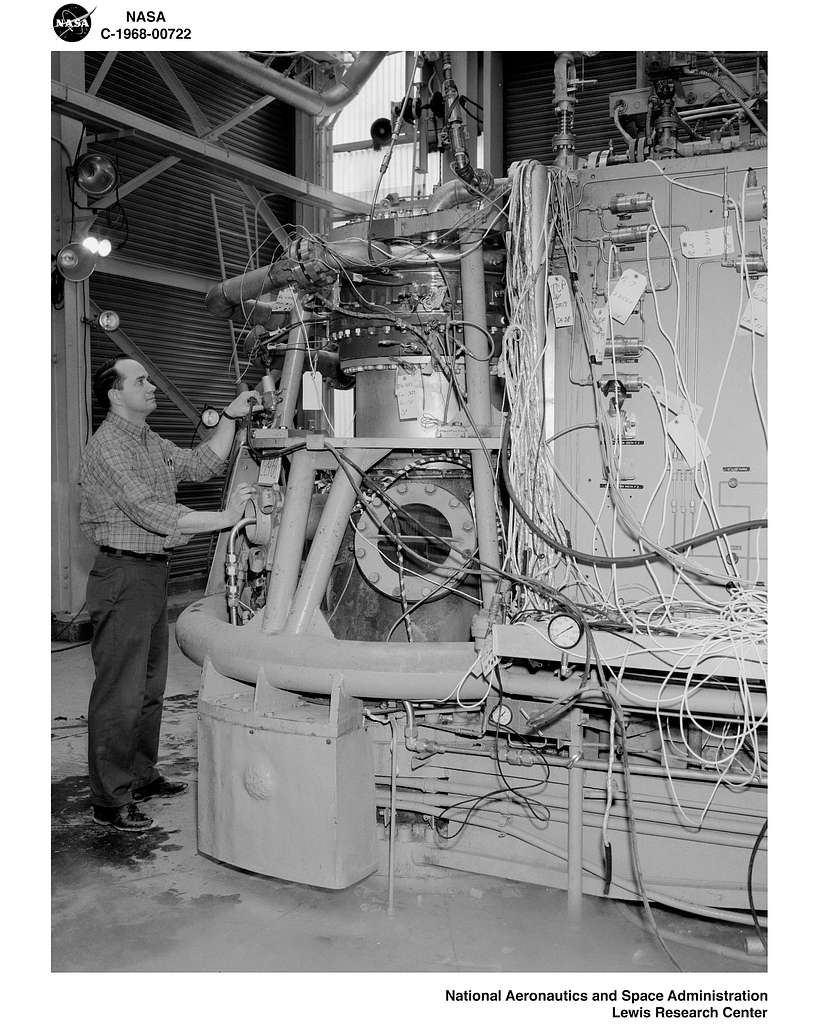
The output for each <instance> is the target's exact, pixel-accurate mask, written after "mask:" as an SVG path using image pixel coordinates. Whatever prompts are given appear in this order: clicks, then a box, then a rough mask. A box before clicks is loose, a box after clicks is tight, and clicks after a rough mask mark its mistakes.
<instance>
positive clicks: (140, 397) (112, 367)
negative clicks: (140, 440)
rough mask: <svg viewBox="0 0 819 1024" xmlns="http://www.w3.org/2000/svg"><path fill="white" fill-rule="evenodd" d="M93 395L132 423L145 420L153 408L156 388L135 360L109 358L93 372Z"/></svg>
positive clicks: (154, 406)
mask: <svg viewBox="0 0 819 1024" xmlns="http://www.w3.org/2000/svg"><path fill="white" fill-rule="evenodd" d="M93 389H94V397H95V398H96V399H97V401H98V402H99V403H100V405H101V406H102V408H103V409H105V410H108V409H111V410H112V411H113V412H115V413H116V414H117V415H118V416H121V417H122V418H123V419H126V420H130V421H131V422H132V423H144V422H145V419H146V417H147V416H148V415H150V413H152V412H153V411H154V409H156V398H155V397H154V396H155V394H156V387H155V386H154V385H153V384H152V383H151V382H150V380H149V379H148V372H147V370H146V369H145V367H144V366H143V365H142V364H141V363H138V362H137V361H136V359H109V360H108V362H106V363H103V365H102V366H101V367H100V368H99V369H98V370H97V372H96V373H95V374H94V383H93Z"/></svg>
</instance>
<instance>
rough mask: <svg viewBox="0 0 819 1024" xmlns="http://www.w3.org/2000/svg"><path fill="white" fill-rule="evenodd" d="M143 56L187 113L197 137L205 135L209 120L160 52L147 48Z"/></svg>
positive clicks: (208, 128)
mask: <svg viewBox="0 0 819 1024" xmlns="http://www.w3.org/2000/svg"><path fill="white" fill-rule="evenodd" d="M145 56H146V57H147V58H148V61H149V62H150V64H151V65H152V67H153V69H154V71H156V73H157V74H158V75H159V77H160V78H161V79H162V81H163V82H164V83H165V85H166V86H167V87H168V90H169V91H170V92H171V94H172V95H173V97H174V99H175V100H176V101H177V103H178V104H179V106H180V107H182V109H183V110H184V111H185V113H186V114H187V115H188V120H189V121H190V123H191V126H192V127H193V130H194V132H195V133H196V135H197V137H198V138H200V139H201V138H202V136H203V135H207V134H208V132H209V131H210V121H208V119H207V117H205V114H204V112H203V111H202V109H201V108H200V106H199V104H198V103H197V102H196V100H195V99H194V98H193V96H191V94H190V93H189V92H188V90H187V89H186V88H185V86H184V85H183V84H182V83H181V82H180V81H179V78H178V77H177V75H176V72H175V71H174V70H173V68H172V67H171V66H170V64H169V63H168V62H167V61H166V60H165V58H164V57H163V56H162V54H161V53H156V52H154V51H152V50H147V51H146V52H145Z"/></svg>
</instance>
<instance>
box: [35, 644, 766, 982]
mask: <svg viewBox="0 0 819 1024" xmlns="http://www.w3.org/2000/svg"><path fill="white" fill-rule="evenodd" d="M52 663H53V670H52V754H53V756H52V836H53V855H52V970H53V971H55V972H74V971H77V972H87V971H93V972H115V971H132V972H143V971H151V972H178V971H206V972H216V971H225V972H303V971H313V972H318V971H321V972H330V971H333V972H364V971H366V972H408V971H413V972H447V973H449V972H452V973H465V972H520V971H526V972H563V971H568V972H578V971H583V972H591V971H616V972H635V971H641V972H652V971H663V972H665V971H668V970H669V969H670V964H669V961H668V959H667V958H666V956H665V954H664V953H663V952H662V950H661V949H659V948H658V946H657V944H656V942H655V940H654V939H653V938H652V937H650V936H649V935H648V934H646V932H644V931H643V930H642V929H641V928H640V926H639V925H637V924H635V923H633V921H632V920H628V919H627V918H626V917H625V916H624V914H623V912H622V908H620V907H619V905H617V904H615V903H613V902H611V901H605V900H599V899H593V898H587V899H586V900H585V902H584V907H583V912H582V914H583V916H582V921H581V923H580V924H579V925H577V924H576V923H572V922H570V921H569V920H568V918H567V914H566V896H565V894H564V893H563V892H560V891H558V890H553V889H546V888H541V887H537V886H532V885H527V884H523V883H517V882H506V881H502V880H499V879H494V878H489V877H486V876H479V875H472V874H466V873H463V872H455V871H447V872H445V871H442V870H440V869H430V870H431V871H434V872H435V873H434V874H430V875H427V876H425V877H422V878H418V877H398V878H397V879H396V883H395V894H396V899H395V913H394V914H393V915H392V916H390V915H389V914H388V913H387V879H386V877H385V876H384V874H382V873H377V874H375V875H373V876H371V877H370V878H368V879H366V880H365V881H363V882H360V883H359V884H357V885H354V886H352V887H351V888H349V889H347V890H344V891H342V892H328V891H325V890H322V889H316V888H311V887H306V886H300V885H295V884H292V883H289V882H281V881H277V880H275V879H271V878H266V877H263V876H261V875H255V874H252V873H248V872H243V871H238V870H236V869H234V868H231V867H228V866H226V865H224V864H220V863H218V862H216V861H213V860H210V859H208V858H206V857H204V856H202V855H201V854H199V853H198V852H197V849H196V825H195V796H196V794H195V789H196V710H195V709H196V691H197V688H198V682H199V671H198V669H197V668H196V666H194V665H192V664H191V663H190V662H188V661H187V660H186V659H185V658H184V657H183V655H182V654H181V653H180V651H179V650H178V649H177V647H176V644H175V642H174V640H173V639H171V650H170V670H169V678H168V689H167V694H166V702H165V704H166V707H165V716H164V722H163V738H162V747H161V752H160V761H161V768H162V770H163V771H164V772H165V773H166V774H167V775H169V776H172V777H178V778H184V779H186V780H188V781H189V782H190V783H191V786H190V789H189V790H188V792H187V793H185V794H184V795H182V796H179V797H176V798H175V799H172V800H164V801H151V802H150V803H149V804H147V805H146V808H147V809H149V811H150V813H151V815H152V816H153V817H154V818H155V820H156V821H157V823H158V826H159V827H158V828H157V829H155V830H152V831H150V832H147V833H142V834H141V835H136V836H132V835H123V834H120V833H116V832H113V831H111V830H108V829H105V828H102V827H100V826H98V825H94V824H93V822H92V821H91V815H90V809H89V807H90V804H89V794H88V779H87V771H86V762H85V756H86V755H85V743H86V735H85V719H84V716H85V713H86V707H87V701H88V694H89V692H90V687H91V680H92V678H93V670H92V666H91V657H90V651H89V648H88V647H87V646H85V647H80V648H77V649H74V650H70V651H66V652H64V653H60V654H57V655H55V656H53V657H52ZM632 913H633V911H632ZM657 917H658V921H659V923H660V925H661V926H662V927H663V928H665V929H669V930H671V931H672V932H673V933H674V934H676V935H678V936H680V937H681V938H682V939H688V940H689V941H690V940H692V939H694V940H706V941H710V942H712V943H713V942H717V943H720V944H722V945H723V946H728V947H731V948H733V949H734V950H736V951H737V953H739V951H740V950H741V948H742V943H743V937H744V935H745V934H748V932H747V931H746V930H741V929H736V928H732V927H728V926H722V925H715V924H707V923H702V922H699V921H692V920H691V919H688V918H685V917H683V916H681V915H674V914H667V913H664V912H658V914H657ZM671 949H672V952H673V953H674V955H675V956H676V957H677V959H678V960H679V961H680V963H681V965H682V966H683V968H684V969H685V970H686V971H697V972H704V971H707V972H713V971H725V972H737V971H761V970H763V969H764V967H763V965H762V964H761V963H759V962H757V963H753V962H750V961H748V960H744V961H743V960H741V959H736V958H727V957H725V956H722V955H718V954H716V953H714V952H713V951H706V950H702V949H698V948H693V947H692V946H687V945H679V944H677V943H674V944H672V945H671Z"/></svg>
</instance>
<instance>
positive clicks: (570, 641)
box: [546, 613, 583, 651]
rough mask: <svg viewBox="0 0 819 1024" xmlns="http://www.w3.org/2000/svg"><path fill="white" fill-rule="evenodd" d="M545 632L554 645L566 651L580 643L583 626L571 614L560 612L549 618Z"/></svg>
mask: <svg viewBox="0 0 819 1024" xmlns="http://www.w3.org/2000/svg"><path fill="white" fill-rule="evenodd" d="M546 632H547V634H548V636H549V639H550V640H551V641H552V643H553V644H554V645H555V647H559V648H560V649H561V650H562V651H568V650H570V649H571V648H572V647H576V646H577V644H579V643H580V638H581V637H582V636H583V626H582V625H581V624H580V623H579V622H578V621H577V619H576V618H575V617H574V616H573V615H566V614H564V613H560V614H558V615H553V616H552V617H551V619H549V625H548V626H547V627H546Z"/></svg>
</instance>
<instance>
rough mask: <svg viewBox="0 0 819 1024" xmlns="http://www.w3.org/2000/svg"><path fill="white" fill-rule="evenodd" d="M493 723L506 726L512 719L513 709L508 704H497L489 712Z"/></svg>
mask: <svg viewBox="0 0 819 1024" xmlns="http://www.w3.org/2000/svg"><path fill="white" fill-rule="evenodd" d="M489 721H490V722H491V723H492V725H502V726H506V725H509V723H510V722H511V721H512V709H511V708H510V707H509V706H508V705H506V704H496V705H495V706H494V707H493V708H492V710H491V711H490V712H489Z"/></svg>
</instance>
